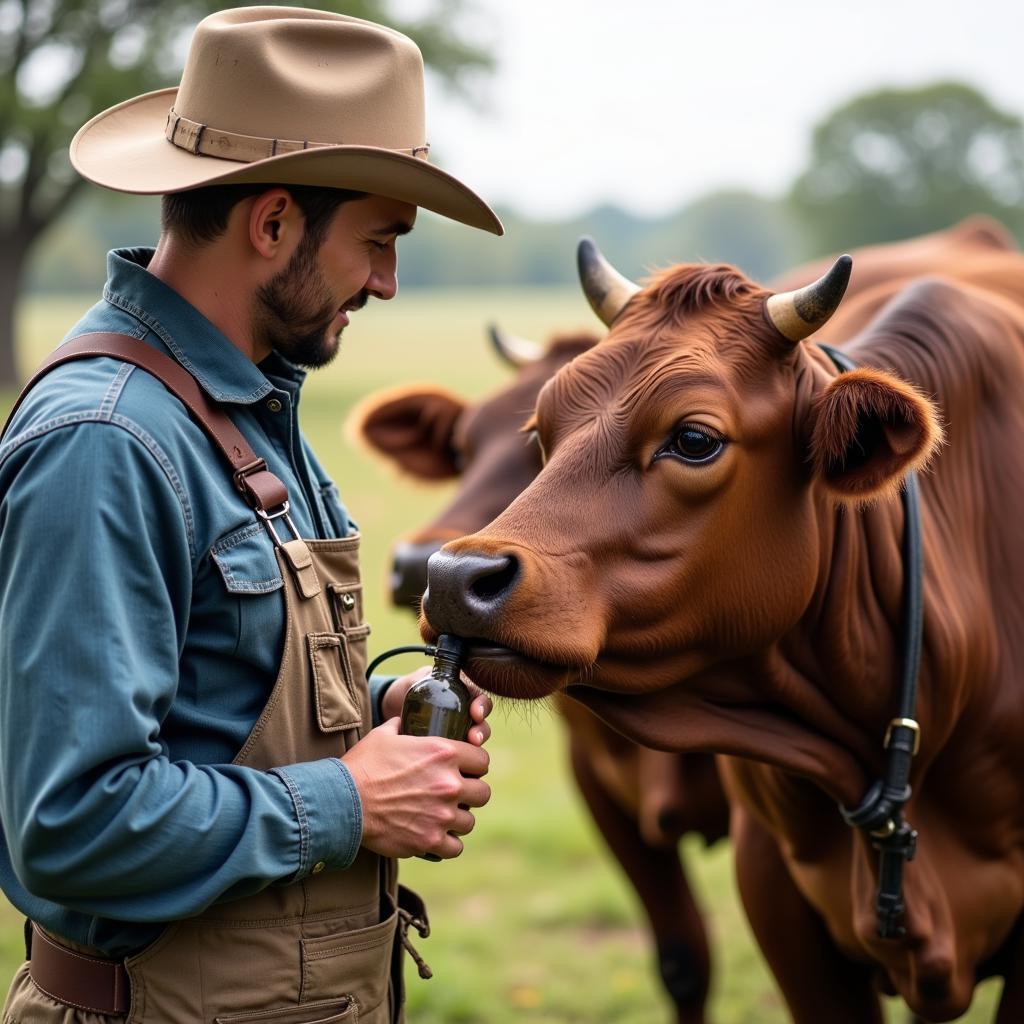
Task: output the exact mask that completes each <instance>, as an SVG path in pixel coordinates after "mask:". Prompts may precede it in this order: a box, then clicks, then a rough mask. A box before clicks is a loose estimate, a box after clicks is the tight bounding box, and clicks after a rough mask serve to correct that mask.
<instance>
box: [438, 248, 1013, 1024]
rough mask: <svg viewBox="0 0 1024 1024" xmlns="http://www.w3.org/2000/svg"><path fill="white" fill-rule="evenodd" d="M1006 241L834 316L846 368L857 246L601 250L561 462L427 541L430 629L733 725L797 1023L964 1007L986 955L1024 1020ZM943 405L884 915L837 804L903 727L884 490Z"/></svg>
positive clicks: (734, 767)
mask: <svg viewBox="0 0 1024 1024" xmlns="http://www.w3.org/2000/svg"><path fill="white" fill-rule="evenodd" d="M979 258H980V257H979ZM974 259H975V257H974V256H972V257H969V258H966V259H965V262H964V266H963V268H962V276H963V277H964V278H970V277H971V276H972V274H971V266H970V264H971V261H972V260H974ZM987 259H988V260H989V262H988V263H987V264H986V266H987V269H986V271H985V272H984V273H983V274H981V275H980V276H979V275H974V277H975V282H976V283H974V284H967V283H963V282H961V281H958V280H956V275H955V274H952V275H951V276H949V277H945V278H944V277H932V278H926V279H922V280H917V281H913V282H912V283H909V284H907V285H906V286H905V287H902V288H899V289H897V290H896V294H895V296H893V297H892V298H891V300H890V301H889V302H888V303H886V304H885V305H884V306H883V308H882V309H881V311H880V312H879V313H878V314H877V315H876V316H875V317H874V318H873V319H871V321H870V323H869V324H868V325H867V326H866V327H865V328H864V329H863V330H862V331H861V332H860V333H859V334H858V335H857V336H856V337H855V338H853V339H852V340H851V341H850V342H849V344H848V345H846V346H845V351H846V353H847V354H848V355H849V356H850V357H852V358H853V359H854V360H855V361H856V362H857V363H858V364H861V365H862V366H863V367H864V368H862V369H858V370H855V371H853V372H850V373H843V374H841V375H839V374H838V373H837V371H836V368H835V366H834V365H833V364H832V362H831V360H830V359H829V358H828V357H827V356H826V355H825V354H824V353H823V352H822V351H821V350H820V349H818V348H817V347H816V346H815V345H813V344H812V343H810V341H804V340H803V338H804V336H806V335H812V334H813V331H814V330H815V329H816V328H818V327H820V326H821V325H822V324H823V323H824V321H825V320H827V318H828V315H829V314H830V313H831V312H832V310H833V309H834V307H835V304H836V302H837V301H838V298H840V297H841V295H842V287H841V285H842V284H843V282H842V281H841V278H842V276H843V271H842V266H841V265H837V267H836V269H835V272H833V273H832V274H830V275H828V277H827V278H826V279H825V280H823V281H822V282H819V283H818V286H816V287H815V288H812V289H810V290H808V291H806V292H805V293H803V294H801V295H797V296H779V295H776V296H772V295H771V293H770V292H768V291H766V290H765V289H763V288H761V287H759V286H757V285H756V284H754V283H753V282H750V281H749V280H747V279H746V278H745V277H743V275H742V274H740V273H739V272H737V271H735V270H734V269H733V268H728V267H706V266H700V265H683V266H680V267H676V268H672V269H670V270H667V271H664V272H662V273H661V274H659V275H657V276H656V277H655V279H654V280H653V281H652V283H651V284H650V285H649V286H648V287H647V288H645V289H642V290H641V289H639V288H638V287H637V286H634V285H632V284H631V283H630V282H626V281H625V280H624V279H622V278H621V277H619V276H618V275H616V274H615V272H614V271H613V270H611V268H610V267H608V266H607V264H605V263H604V262H603V261H601V260H600V258H599V257H597V256H592V258H590V259H588V260H586V261H585V264H584V267H583V270H584V283H585V288H586V290H587V292H588V297H589V298H590V299H591V301H592V304H593V305H594V307H595V309H597V310H598V311H599V313H600V315H601V316H602V318H603V319H604V320H605V321H606V322H607V323H609V324H612V329H611V332H610V334H609V335H608V337H607V339H605V340H604V341H602V342H601V343H600V344H599V345H598V346H596V347H594V348H593V349H591V350H590V351H589V352H587V353H585V354H584V355H582V356H580V357H579V358H578V359H576V360H575V361H574V362H573V363H571V364H570V365H569V366H567V367H566V368H564V369H563V370H562V371H560V372H559V374H558V375H557V376H556V377H555V378H554V379H553V381H552V382H551V383H549V384H548V385H547V386H546V387H545V388H544V390H543V391H542V392H541V395H540V398H539V401H538V405H537V413H536V419H535V423H534V425H535V428H536V430H537V432H538V440H539V443H540V444H541V445H542V447H543V450H544V452H545V453H546V457H547V464H546V466H545V468H544V469H543V470H542V472H541V473H540V475H539V476H538V477H537V479H536V480H535V482H534V483H533V484H532V485H531V486H530V487H529V488H527V490H526V491H525V492H523V494H522V495H520V497H519V498H518V499H517V500H516V501H514V502H513V503H512V504H511V505H510V506H509V508H508V509H507V510H506V511H505V512H504V513H502V514H501V515H500V516H499V517H498V518H497V519H496V520H495V521H494V522H493V523H492V524H491V525H490V526H488V527H487V528H486V529H484V530H482V531H480V532H479V533H477V534H476V535H474V536H472V537H467V538H463V539H461V540H458V541H455V542H453V543H450V544H448V545H446V547H445V548H444V549H443V551H442V552H441V554H440V555H439V556H435V558H434V559H433V560H432V561H431V567H430V576H429V590H428V592H427V594H426V596H425V599H424V613H425V622H424V625H425V635H427V636H432V635H433V634H434V631H446V632H455V633H458V634H460V635H463V636H468V637H478V638H482V639H483V640H485V641H487V642H489V643H491V644H498V645H502V646H503V647H504V648H506V651H507V653H506V655H505V656H504V657H503V658H502V659H499V660H496V661H492V660H483V659H479V660H476V661H474V662H472V664H471V669H470V670H471V674H472V675H473V677H474V679H476V680H477V682H479V683H481V685H484V686H486V687H488V688H489V689H492V690H493V691H494V692H496V693H499V694H509V695H514V696H516V697H520V698H521V697H539V696H543V695H546V694H548V693H551V692H554V691H561V690H567V691H568V692H569V693H571V694H572V695H573V696H575V697H577V698H578V699H579V700H581V702H583V703H584V704H585V705H587V706H588V707H590V708H592V709H593V710H595V711H597V713H598V714H600V715H601V716H602V717H603V718H604V719H605V720H607V721H608V722H610V723H611V724H613V725H614V726H615V727H616V728H618V729H620V730H621V731H622V732H624V733H625V734H626V735H628V736H630V737H631V738H633V739H635V740H636V741H638V742H641V743H645V744H649V745H651V746H655V747H659V748H662V749H667V750H713V751H717V752H720V753H723V754H729V755H734V756H732V757H729V758H727V759H726V760H725V762H723V763H725V764H727V766H728V780H729V789H730V792H731V795H732V797H733V798H734V813H733V833H732V834H733V840H734V844H735V849H736V856H737V870H738V876H739V881H740V888H741V894H742V897H743V900H744V904H745V906H746V909H747V912H748V915H749V917H750V919H751V923H752V925H753V928H754V931H755V934H756V936H757V938H758V941H759V943H760V944H761V946H762V949H763V950H764V952H765V955H766V957H767V959H768V961H769V964H770V966H771V967H772V970H773V972H774V973H775V975H776V978H777V980H778V982H779V985H780V987H781V988H782V991H783V994H784V996H785V998H786V1000H787V1003H788V1004H789V1006H790V1009H791V1012H792V1014H793V1016H794V1019H795V1020H796V1021H798V1022H799V1024H805V1022H806V1024H811V1022H815V1024H817V1022H819V1021H829V1022H840V1024H842V1022H849V1024H865V1022H868V1024H873V1022H880V1021H881V1019H882V1018H881V1011H880V1008H879V1004H878V1000H877V998H876V995H875V990H876V987H878V988H881V989H882V990H883V991H889V992H895V993H898V994H899V995H901V996H902V997H903V998H904V999H905V1001H906V1002H907V1003H908V1004H909V1005H910V1006H911V1008H912V1009H914V1010H915V1012H917V1013H918V1014H920V1015H921V1016H922V1017H923V1018H925V1019H927V1020H934V1021H944V1020H950V1019H953V1018H955V1017H957V1016H959V1015H961V1014H962V1013H963V1012H964V1011H965V1010H966V1008H967V1006H968V1004H969V1002H970V999H971V994H972V991H973V988H974V985H975V984H976V982H977V980H978V979H980V978H982V977H985V976H988V975H990V974H1001V975H1003V976H1004V977H1005V978H1006V984H1005V986H1004V991H1003V997H1002V1001H1001V1004H1000V1010H999V1015H998V1021H999V1022H1000V1024H1009V1022H1011V1021H1020V1020H1024V938H1022V929H1024V924H1022V921H1024V918H1022V910H1024V673H1022V669H1021V668H1020V666H1021V664H1022V657H1021V656H1022V654H1024V601H1022V600H1021V592H1022V584H1024V545H1021V544H1020V542H1019V538H1018V536H1017V534H1018V533H1019V529H1018V526H1017V519H1018V518H1019V516H1020V514H1021V509H1022V508H1024V447H1022V442H1024V397H1022V396H1024V260H1022V259H1021V257H1019V256H1017V255H1014V254H1007V255H1006V256H1005V257H1004V258H1003V259H1002V260H1000V261H995V258H994V257H988V258H987ZM997 262H998V263H1000V264H1001V267H1002V269H1001V270H1000V269H999V268H997V266H996V263H997ZM978 265H980V264H978ZM986 275H992V278H991V279H992V280H993V281H997V280H998V287H997V288H994V289H987V288H986V287H985V283H986V280H987V276H986ZM1007 296H1009V297H1007ZM893 371H894V372H893ZM905 381H909V382H910V383H909V384H908V383H905ZM943 423H944V424H945V425H946V427H947V439H946V447H945V448H944V450H942V452H941V454H940V455H939V456H938V457H937V458H936V460H935V467H934V471H933V472H930V473H929V474H928V475H926V476H924V477H923V478H922V480H921V492H922V530H923V537H924V553H925V570H924V577H923V579H924V644H923V656H922V660H921V669H920V681H919V697H918V702H917V709H916V720H917V723H919V726H920V735H921V747H920V752H919V754H918V755H917V756H916V757H915V758H914V760H913V772H912V775H911V782H912V795H911V797H910V802H909V803H908V805H907V818H908V820H909V821H910V822H911V823H912V824H913V825H914V826H915V827H916V828H917V829H918V830H919V831H920V842H919V844H918V848H917V855H916V858H915V859H913V860H912V861H910V862H909V863H908V864H907V865H906V867H905V871H904V876H903V892H904V897H905V912H904V913H903V914H902V916H901V918H900V927H899V929H897V930H896V931H895V932H892V933H891V934H889V935H888V936H883V935H882V934H880V933H879V930H880V924H879V921H878V920H876V916H875V913H874V912H873V896H874V890H875V888H876V885H877V884H878V879H877V871H878V865H877V855H876V853H875V852H874V850H873V847H872V844H873V842H881V841H882V840H881V839H873V838H872V836H871V835H868V834H867V833H866V832H862V831H856V830H854V829H851V828H850V827H849V826H847V824H846V823H845V822H844V820H843V818H842V817H841V816H840V814H839V813H838V811H837V809H836V803H839V804H840V805H843V806H846V807H848V808H853V807H856V806H857V805H858V804H859V803H860V802H861V800H862V798H863V797H864V795H865V792H866V791H867V790H868V788H869V783H870V782H871V780H872V779H875V778H877V777H878V776H879V775H880V774H881V772H882V769H883V765H884V763H885V760H886V757H887V755H886V753H885V751H884V750H883V736H884V735H886V733H887V731H889V728H888V727H889V726H890V725H891V723H890V719H892V718H893V715H894V710H895V708H896V707H897V702H896V691H897V677H898V669H899V664H898V663H899V655H900V649H901V646H902V644H903V638H902V637H901V633H900V630H901V624H902V621H903V618H904V609H903V604H902V602H903V596H902V595H903V586H904V575H905V573H904V564H903V561H902V560H901V556H900V538H901V536H902V533H903V529H904V512H903V509H902V507H901V505H900V504H899V502H898V501H894V500H892V496H893V495H894V493H895V492H896V490H897V489H898V488H899V486H900V483H901V481H902V479H903V477H904V476H905V474H906V473H907V472H908V471H909V470H910V469H911V468H913V467H920V466H922V465H923V464H925V463H926V462H927V461H928V459H929V458H930V457H931V456H933V455H934V454H935V452H936V451H937V449H938V447H939V446H940V444H941V439H942V424H943ZM580 509H586V514H585V515H581V514H580ZM901 721H902V720H901ZM897 728H898V729H902V730H905V731H909V730H910V726H908V725H897ZM915 728H916V723H915ZM883 831H884V830H883Z"/></svg>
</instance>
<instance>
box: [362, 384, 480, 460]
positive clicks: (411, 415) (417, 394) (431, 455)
mask: <svg viewBox="0 0 1024 1024" xmlns="http://www.w3.org/2000/svg"><path fill="white" fill-rule="evenodd" d="M465 408H466V403H465V402H464V401H463V400H462V399H461V398H457V397H456V396H455V395H452V394H450V393H449V392H447V391H443V390H441V389H440V388H431V387H423V386H421V387H417V388H399V389H397V390H391V391H385V392H378V393H377V394H374V395H368V396H367V397H366V398H365V399H363V401H362V402H360V403H359V404H358V405H357V406H356V408H355V409H353V410H352V413H351V414H350V415H349V417H348V421H347V423H346V426H345V430H346V433H347V434H348V435H349V436H350V437H354V438H355V439H356V440H357V441H362V442H363V443H364V444H367V445H369V447H370V448H371V449H372V450H373V451H374V452H376V453H377V454H379V455H383V456H385V457H386V458H388V459H390V460H391V461H392V462H394V463H395V464H397V466H398V467H399V469H401V470H404V471H405V472H406V473H410V474H412V475H413V476H416V477H419V478H420V479H421V480H445V479H447V478H448V477H453V476H458V475H459V467H458V464H457V462H456V452H455V448H454V446H453V443H452V441H453V436H454V433H455V424H456V421H457V420H458V418H459V416H461V415H462V413H463V411H464V410H465Z"/></svg>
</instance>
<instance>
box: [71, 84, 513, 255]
mask: <svg viewBox="0 0 1024 1024" xmlns="http://www.w3.org/2000/svg"><path fill="white" fill-rule="evenodd" d="M177 91H178V90H177V89H176V88H172V89H161V90H159V91H157V92H151V93H146V94H145V95H143V96H137V97H135V98H134V99H130V100H127V101H126V102H124V103H120V104H118V105H117V106H116V107H111V108H110V109H109V110H105V111H103V113H101V114H97V115H96V117H94V118H93V119H92V120H91V121H89V122H88V123H87V124H86V125H84V126H83V127H82V128H81V129H79V131H78V133H77V134H76V135H75V137H74V139H73V140H72V142H71V163H72V165H73V166H74V168H75V170H76V171H78V173H79V174H81V175H82V177H83V178H85V179H86V180H88V181H91V182H93V183H94V184H96V185H101V186H103V187H104V188H109V189H113V190H115V191H117V192H130V193H133V194H136V195H165V194H169V193H172V192H184V191H185V190H187V189H190V188H199V187H201V186H203V185H229V184H239V185H241V184H258V183H260V182H267V183H268V184H281V185H319V186H322V187H324V188H344V189H354V190H357V191H360V192H369V193H371V194H373V195H379V196H387V197H388V198H390V199H399V200H401V201H402V202H406V203H412V204H413V205H415V206H422V207H424V208H426V209H428V210H432V211H433V212H434V213H439V214H441V216H442V217H448V218H450V219H451V220H457V221H459V222H460V223H462V224H468V225H469V226H470V227H474V228H480V229H481V230H483V231H490V232H491V233H492V234H495V235H501V234H504V228H503V227H502V225H501V221H500V220H499V219H498V217H497V215H496V214H495V213H494V211H493V210H492V209H491V208H490V207H489V206H488V205H487V204H486V203H485V202H484V201H483V200H482V199H481V198H480V197H479V196H478V195H477V194H476V193H475V192H473V191H472V190H471V189H470V188H468V187H467V186H465V185H464V184H463V183H462V182H461V181H459V180H458V178H454V177H452V175H450V174H447V173H446V172H445V171H442V170H440V169H438V168H437V167H434V166H433V165H432V164H429V163H427V162H426V161H425V160H419V159H417V158H416V157H412V156H406V155H404V154H402V153H395V152H393V151H391V150H387V149H375V148H373V147H371V146H326V147H323V148H319V149H306V150H300V151H299V152H297V153H285V154H282V155H281V156H273V157H269V158H268V159H266V160H257V161H254V162H253V163H237V162H235V161H230V160H221V159H219V158H217V157H212V156H202V155H194V154H192V153H189V152H187V151H186V150H183V149H180V148H178V147H177V146H175V145H173V144H172V143H170V142H168V141H167V138H166V137H165V134H164V132H165V127H166V123H167V112H168V111H169V110H170V108H171V106H172V105H173V103H174V98H175V96H176V95H177Z"/></svg>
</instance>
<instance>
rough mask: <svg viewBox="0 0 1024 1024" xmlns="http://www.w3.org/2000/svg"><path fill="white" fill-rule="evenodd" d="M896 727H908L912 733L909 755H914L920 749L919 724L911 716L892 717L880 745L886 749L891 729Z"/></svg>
mask: <svg viewBox="0 0 1024 1024" xmlns="http://www.w3.org/2000/svg"><path fill="white" fill-rule="evenodd" d="M897 728H902V729H909V730H910V731H911V732H912V733H913V734H914V749H913V750H912V751H911V752H910V753H911V756H914V755H916V754H917V752H918V750H920V749H921V726H920V725H918V724H917V722H915V721H914V719H912V718H894V719H893V720H892V721H891V722H890V723H889V726H888V728H887V729H886V730H885V739H884V740H883V741H882V746H883V747H885V749H886V750H888V749H889V744H890V742H891V741H892V731H893V729H897Z"/></svg>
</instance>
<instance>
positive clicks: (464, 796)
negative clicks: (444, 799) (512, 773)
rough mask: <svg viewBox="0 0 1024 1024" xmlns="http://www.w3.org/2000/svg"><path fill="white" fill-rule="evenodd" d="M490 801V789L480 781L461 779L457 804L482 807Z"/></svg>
mask: <svg viewBox="0 0 1024 1024" xmlns="http://www.w3.org/2000/svg"><path fill="white" fill-rule="evenodd" d="M490 799H491V787H490V786H488V785H487V783H486V782H483V781H481V780H480V779H463V780H462V792H461V793H460V795H459V803H460V804H465V805H466V806H467V807H483V806H484V804H486V803H487V801H488V800H490Z"/></svg>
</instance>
